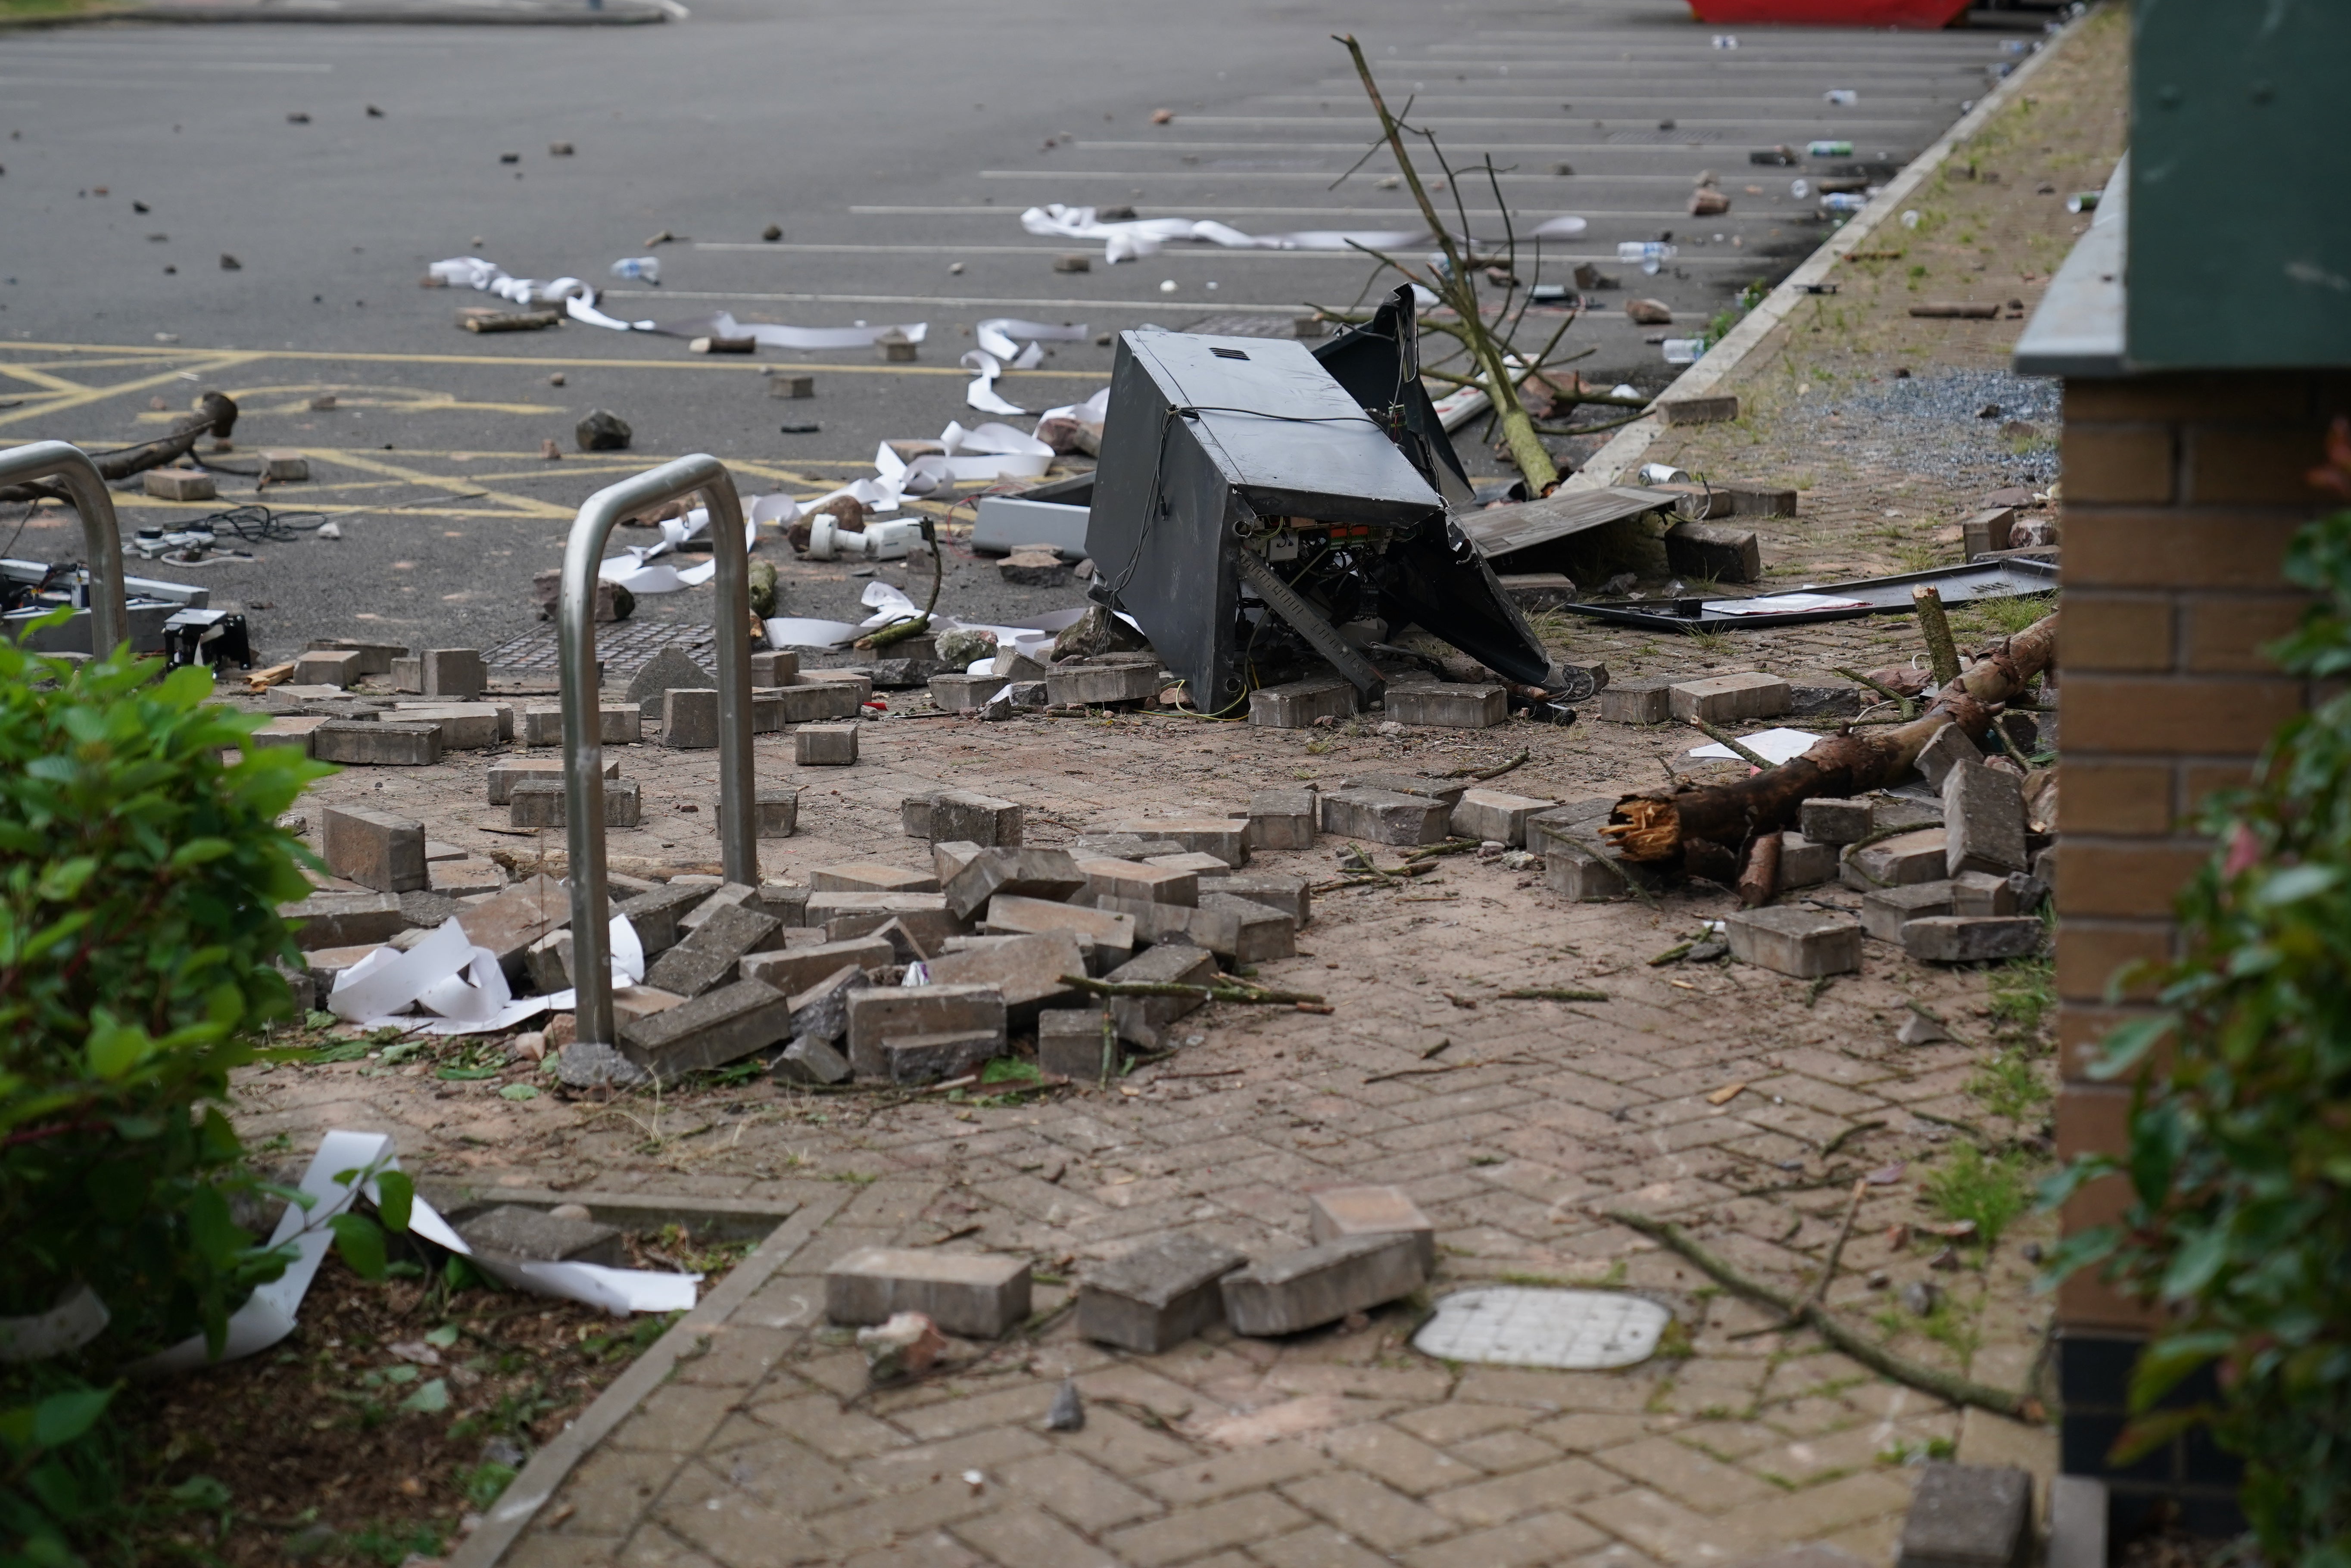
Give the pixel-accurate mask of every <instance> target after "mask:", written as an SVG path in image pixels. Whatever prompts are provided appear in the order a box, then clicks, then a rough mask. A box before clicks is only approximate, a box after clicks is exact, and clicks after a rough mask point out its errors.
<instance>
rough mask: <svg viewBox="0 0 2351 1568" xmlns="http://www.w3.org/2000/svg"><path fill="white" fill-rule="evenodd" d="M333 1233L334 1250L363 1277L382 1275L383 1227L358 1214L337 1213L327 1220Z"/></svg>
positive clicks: (370, 1278)
mask: <svg viewBox="0 0 2351 1568" xmlns="http://www.w3.org/2000/svg"><path fill="white" fill-rule="evenodd" d="M327 1226H328V1229H329V1230H331V1231H334V1233H335V1250H336V1251H339V1252H340V1253H341V1254H342V1255H343V1262H346V1263H348V1264H350V1269H351V1272H353V1273H355V1274H357V1275H359V1277H360V1278H361V1279H363V1280H380V1279H381V1278H383V1265H384V1246H383V1227H381V1225H378V1224H377V1223H376V1222H375V1221H374V1220H370V1219H367V1218H365V1217H364V1216H362V1215H358V1214H337V1215H335V1216H333V1217H332V1218H330V1219H329V1220H328V1221H327Z"/></svg>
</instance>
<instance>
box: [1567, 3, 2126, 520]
mask: <svg viewBox="0 0 2351 1568" xmlns="http://www.w3.org/2000/svg"><path fill="white" fill-rule="evenodd" d="M2104 9H2105V5H2103V4H2101V5H2095V6H2093V7H2091V9H2090V10H2089V11H2088V12H2086V13H2085V15H2084V16H2081V17H2078V18H2076V19H2075V20H2074V21H2073V22H2071V23H2068V24H2067V25H2066V26H2065V27H2064V30H2063V31H2061V32H2058V33H2056V34H2053V35H2052V36H2050V38H2049V40H2048V42H2047V43H2045V44H2044V45H2043V47H2041V48H2039V49H2037V50H2035V51H2034V52H2033V53H2032V54H2031V55H2029V56H2027V57H2025V60H2024V63H2023V64H2022V65H2021V66H2019V67H2017V68H2016V69H2015V70H2014V71H2012V72H2011V73H2010V74H2009V76H2008V77H2006V78H2004V79H2002V80H2001V82H2000V84H1999V85H1998V86H1996V87H1994V88H1992V89H1991V91H1990V92H1989V93H1986V94H1985V95H1984V96H1983V97H1982V98H1981V99H1978V100H1977V103H1976V106H1975V108H1973V109H1970V110H1969V111H1968V112H1967V113H1966V114H1964V115H1961V116H1960V117H1959V121H1958V123H1957V124H1955V125H1953V126H1952V127H1951V129H1950V130H1947V131H1945V132H1944V133H1943V135H1942V137H1941V139H1940V140H1937V141H1936V142H1935V143H1934V144H1933V145H1931V146H1929V147H1928V149H1927V150H1926V151H1924V152H1921V153H1919V154H1918V156H1917V157H1916V158H1914V159H1912V160H1911V161H1909V163H1908V164H1907V165H1906V166H1905V167H1904V168H1903V170H1902V172H1900V173H1899V174H1896V176H1895V177H1894V178H1893V179H1892V180H1891V181H1889V182H1887V183H1886V189H1885V190H1883V191H1881V192H1878V194H1877V197H1876V200H1874V201H1872V202H1870V203H1869V204H1868V205H1867V206H1865V207H1864V208H1863V209H1862V210H1861V211H1860V212H1858V213H1855V214H1854V215H1853V218H1852V220H1851V221H1850V222H1848V223H1846V224H1845V225H1844V227H1843V228H1841V229H1839V230H1837V232H1836V233H1834V234H1831V235H1830V236H1829V237H1828V238H1827V239H1825V240H1823V241H1822V242H1821V247H1820V249H1818V250H1816V251H1814V252H1813V254H1811V255H1809V256H1806V257H1805V258H1804V259H1803V261H1802V263H1800V264H1799V265H1797V267H1796V270H1795V271H1793V272H1792V273H1790V274H1789V275H1787V276H1786V277H1784V278H1782V280H1781V281H1780V284H1779V286H1778V287H1776V288H1774V289H1772V291H1771V293H1770V294H1768V295H1766V296H1764V297H1763V301H1762V303H1761V304H1760V305H1758V306H1756V307H1755V308H1754V309H1752V310H1750V311H1749V312H1748V313H1747V315H1746V316H1745V317H1742V318H1741V319H1740V323H1739V325H1738V326H1736V327H1732V328H1731V329H1730V331H1729V333H1728V334H1727V335H1726V336H1725V337H1723V339H1722V341H1721V342H1719V343H1718V344H1716V345H1715V346H1714V347H1713V348H1709V349H1708V350H1707V351H1706V353H1704V354H1703V355H1700V356H1699V357H1698V362H1697V363H1696V364H1694V365H1692V366H1691V367H1690V368H1689V369H1687V370H1684V371H1683V372H1682V373H1681V374H1680V375H1679V376H1677V377H1675V378H1674V379H1673V381H1672V382H1671V384H1669V385H1668V386H1667V388H1666V389H1665V390H1664V391H1662V392H1659V393H1658V394H1657V396H1656V400H1655V401H1653V402H1652V403H1651V404H1650V405H1649V412H1647V413H1646V414H1644V415H1642V416H1641V417H1640V418H1639V419H1637V420H1635V421H1633V422H1632V423H1631V424H1629V425H1626V426H1625V428H1624V429H1623V430H1620V431H1617V432H1616V433H1615V434H1614V435H1613V436H1611V437H1609V438H1608V441H1607V444H1605V445H1604V446H1603V447H1602V448H1601V449H1600V450H1599V451H1598V452H1593V454H1592V457H1591V460H1590V461H1589V462H1586V463H1585V464H1584V465H1583V467H1582V468H1580V469H1578V470H1576V472H1574V473H1573V475H1571V476H1570V477H1569V478H1567V479H1566V480H1564V481H1562V483H1561V485H1560V488H1561V489H1562V490H1598V489H1601V488H1604V487H1605V486H1607V485H1612V484H1621V483H1624V476H1625V474H1628V473H1630V472H1633V471H1634V470H1635V469H1636V468H1638V467H1639V466H1640V465H1641V460H1642V459H1643V458H1644V457H1646V456H1647V455H1648V451H1649V447H1650V445H1651V444H1652V443H1653V442H1655V441H1656V439H1657V436H1658V434H1659V432H1661V431H1664V430H1665V429H1666V428H1667V427H1666V417H1665V415H1664V414H1663V413H1662V412H1660V411H1658V405H1660V404H1664V403H1667V402H1672V401H1675V400H1678V399H1682V398H1696V397H1702V396H1704V395H1706V394H1708V393H1709V392H1712V391H1713V390H1714V389H1715V388H1716V387H1718V386H1719V385H1720V384H1721V383H1722V382H1723V381H1724V380H1726V379H1729V376H1730V374H1731V372H1732V371H1734V370H1736V369H1739V366H1740V361H1741V360H1743V359H1745V358H1747V356H1748V355H1749V354H1750V353H1751V352H1753V351H1754V350H1755V349H1756V348H1758V347H1760V346H1761V344H1762V342H1763V339H1764V338H1765V337H1769V336H1770V335H1771V329H1772V328H1773V327H1777V326H1779V325H1780V323H1781V322H1782V321H1783V320H1785V319H1786V318H1787V317H1788V316H1789V314H1790V313H1791V312H1792V311H1793V310H1794V309H1795V308H1796V306H1799V305H1801V304H1802V303H1803V302H1804V301H1805V300H1806V299H1809V298H1811V297H1813V296H1810V295H1808V294H1806V293H1805V292H1804V288H1805V286H1806V285H1808V284H1815V283H1824V282H1826V281H1827V280H1828V278H1829V275H1830V274H1832V273H1834V271H1835V270H1836V265H1837V264H1838V263H1839V262H1841V261H1843V260H1844V256H1845V253H1846V252H1847V251H1850V250H1853V249H1855V248H1856V247H1858V246H1859V245H1860V244H1862V242H1863V241H1865V240H1866V239H1868V238H1869V237H1870V236H1871V235H1872V234H1876V232H1877V230H1878V229H1879V228H1881V227H1883V226H1884V225H1885V224H1886V223H1887V222H1888V221H1889V220H1891V219H1893V218H1894V217H1896V215H1897V214H1898V213H1900V211H1901V209H1902V204H1903V203H1904V202H1907V201H1908V200H1909V199H1910V197H1911V194H1912V193H1913V192H1916V191H1917V189H1918V187H1919V186H1920V185H1922V184H1924V183H1926V181H1927V177H1928V175H1930V174H1932V173H1933V172H1934V171H1936V170H1938V169H1939V168H1941V167H1942V166H1943V164H1944V162H1945V161H1947V160H1948V159H1949V157H1950V156H1951V154H1952V153H1953V152H1955V151H1958V150H1959V147H1960V145H1961V144H1962V143H1964V142H1966V141H1967V140H1969V139H1970V138H1971V137H1973V136H1974V135H1975V134H1976V132H1978V131H1980V130H1982V129H1983V128H1984V127H1985V126H1986V125H1988V124H1990V123H1991V119H1992V117H1993V116H1994V115H1997V114H1999V113H2000V112H2001V110H2003V109H2006V108H2007V107H2008V105H2009V102H2010V100H2011V99H2014V98H2015V97H2016V96H2017V95H2018V94H2019V93H2021V92H2022V91H2023V90H2024V88H2025V85H2026V84H2027V83H2028V82H2030V81H2031V80H2032V78H2033V77H2034V76H2036V75H2038V74H2039V72H2040V70H2041V67H2043V65H2046V64H2047V63H2048V61H2049V59H2050V57H2052V56H2053V55H2055V54H2056V53H2057V50H2058V49H2059V47H2061V46H2063V45H2064V43H2065V42H2066V41H2067V40H2069V39H2071V38H2072V37H2073V36H2074V35H2075V34H2076V33H2077V32H2078V31H2079V30H2080V28H2081V26H2082V23H2083V22H2085V21H2087V20H2088V19H2089V18H2090V17H2091V16H2096V15H2098V14H2099V13H2100V12H2101V11H2103V10H2104Z"/></svg>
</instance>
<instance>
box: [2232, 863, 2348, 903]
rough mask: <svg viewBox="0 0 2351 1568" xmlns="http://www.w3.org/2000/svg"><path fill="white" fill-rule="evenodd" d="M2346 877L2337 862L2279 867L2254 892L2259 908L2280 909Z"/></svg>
mask: <svg viewBox="0 0 2351 1568" xmlns="http://www.w3.org/2000/svg"><path fill="white" fill-rule="evenodd" d="M2342 879H2343V870H2342V867H2337V866H2324V865H2314V866H2294V867H2289V868H2287V869H2286V870H2283V871H2280V872H2278V873H2277V874H2276V875H2274V876H2273V877H2270V878H2269V879H2268V880H2267V881H2266V882H2263V883H2262V886H2261V888H2260V889H2259V890H2258V891H2257V892H2255V893H2254V894H2253V896H2252V904H2253V906H2254V907H2255V908H2256V909H2283V908H2284V907H2285V906H2286V905H2288V904H2294V903H2299V902H2301V901H2302V900H2303V899H2304V898H2310V897H2312V896H2313V895H2314V894H2318V893H2323V892H2325V891H2326V890H2327V889H2328V888H2332V887H2334V886H2335V884H2336V883H2337V882H2339V881H2341V880H2342Z"/></svg>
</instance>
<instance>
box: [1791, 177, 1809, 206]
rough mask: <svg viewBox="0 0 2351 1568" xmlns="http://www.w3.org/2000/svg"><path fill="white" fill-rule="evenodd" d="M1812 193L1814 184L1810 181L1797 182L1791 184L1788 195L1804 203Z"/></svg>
mask: <svg viewBox="0 0 2351 1568" xmlns="http://www.w3.org/2000/svg"><path fill="white" fill-rule="evenodd" d="M1812 193H1813V182H1811V181H1810V180H1795V181H1791V182H1789V185H1788V194H1789V195H1791V196H1793V197H1794V198H1795V199H1796V200H1797V201H1799V202H1801V201H1802V200H1803V199H1804V198H1805V197H1807V196H1809V195H1811V194H1812Z"/></svg>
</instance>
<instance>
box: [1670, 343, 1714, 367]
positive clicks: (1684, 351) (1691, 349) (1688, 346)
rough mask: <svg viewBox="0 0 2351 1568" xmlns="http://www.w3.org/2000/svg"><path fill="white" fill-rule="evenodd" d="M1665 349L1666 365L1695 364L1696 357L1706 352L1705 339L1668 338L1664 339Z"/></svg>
mask: <svg viewBox="0 0 2351 1568" xmlns="http://www.w3.org/2000/svg"><path fill="white" fill-rule="evenodd" d="M1665 348H1666V363H1667V364H1668V365H1689V364H1695V363H1696V362H1697V360H1698V356H1699V355H1701V354H1703V353H1705V352H1706V339H1705V338H1703V337H1668V338H1667V339H1666V344H1665Z"/></svg>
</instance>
